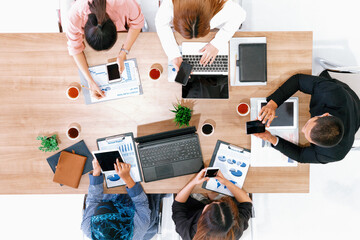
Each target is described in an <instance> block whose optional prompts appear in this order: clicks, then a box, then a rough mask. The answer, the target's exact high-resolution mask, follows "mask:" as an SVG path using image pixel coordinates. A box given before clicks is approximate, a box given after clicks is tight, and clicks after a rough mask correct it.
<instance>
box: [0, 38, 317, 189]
mask: <svg viewBox="0 0 360 240" xmlns="http://www.w3.org/2000/svg"><path fill="white" fill-rule="evenodd" d="M213 35H214V33H211V34H210V35H209V36H208V37H207V38H203V39H197V40H196V41H208V40H209V39H211V38H212V37H213ZM125 36H126V35H125V34H119V37H118V41H117V43H116V45H115V47H113V48H112V49H111V50H109V51H104V52H95V51H93V50H91V49H90V47H87V48H86V52H85V53H86V56H87V59H88V62H89V65H95V64H102V63H105V62H106V61H107V59H110V58H113V57H115V56H116V54H117V52H118V51H119V49H120V46H121V44H122V43H123V41H124V39H125ZM236 36H242V37H249V36H265V37H267V48H268V50H267V54H268V83H267V85H266V86H251V87H230V99H228V100H201V99H199V100H195V101H186V103H185V104H187V105H189V106H192V107H193V109H194V117H193V119H192V121H191V124H193V125H195V126H196V127H198V126H200V124H202V123H203V122H204V121H205V120H207V119H211V120H213V121H215V123H216V126H215V132H214V134H213V135H212V136H210V137H204V136H202V135H201V134H199V137H200V143H201V147H202V152H203V157H204V161H205V165H208V164H209V161H210V158H211V155H212V152H213V150H214V146H215V143H216V141H217V140H218V139H221V140H223V141H227V142H230V143H232V144H234V145H238V146H242V147H246V148H250V137H249V136H247V135H246V134H245V129H244V125H245V122H246V121H249V119H250V117H249V116H247V117H239V116H238V114H237V113H236V110H235V108H236V105H237V104H238V103H239V102H247V103H249V102H250V97H266V96H268V95H269V94H270V93H272V92H273V91H274V90H275V89H277V88H278V87H279V86H280V85H281V84H282V83H283V82H284V81H286V80H287V79H288V78H289V77H290V76H291V75H293V74H295V73H300V72H301V73H306V74H310V73H311V62H312V32H239V33H236ZM176 38H177V40H178V42H179V43H180V42H182V41H183V40H184V39H182V38H181V37H180V36H179V35H176ZM0 53H1V58H0V82H1V85H0V110H1V115H0V166H1V167H0V186H1V187H0V194H53V193H86V192H87V188H88V185H89V180H88V176H87V175H84V176H83V177H82V179H81V182H80V186H79V188H78V189H73V188H70V187H67V186H63V187H60V186H59V185H58V184H56V183H53V182H52V178H53V173H52V171H51V169H50V167H49V165H48V164H47V162H46V160H45V159H46V158H47V157H48V156H50V155H52V154H53V153H43V152H41V151H39V150H38V146H39V145H40V143H39V141H37V140H36V137H37V136H38V135H43V134H53V133H56V134H58V136H59V138H60V141H61V143H60V145H59V147H60V149H63V148H66V147H67V146H69V145H72V144H74V142H73V141H71V140H68V139H67V137H66V135H65V132H66V129H67V126H68V125H69V124H70V123H73V122H77V123H79V124H80V125H81V139H84V140H85V142H86V144H87V145H88V147H89V149H90V151H93V150H96V149H97V147H96V139H97V138H99V137H105V136H110V135H114V134H119V133H125V132H133V133H134V135H135V136H141V135H145V134H149V133H155V132H159V131H164V130H168V129H175V128H176V127H175V125H174V123H173V122H172V119H173V117H174V115H173V113H172V112H170V111H169V109H171V108H172V104H173V103H176V101H177V99H181V87H180V85H178V84H175V83H169V82H168V81H167V67H166V66H167V57H166V55H165V53H164V52H163V50H162V47H161V44H160V41H159V39H158V37H157V35H156V33H141V35H140V36H139V38H138V39H137V40H136V42H135V44H134V46H133V48H132V50H131V52H130V56H129V58H131V57H136V58H137V62H138V65H139V70H140V75H141V80H142V85H143V90H144V94H143V95H142V96H136V97H130V98H125V99H120V100H115V101H109V102H104V103H99V104H92V105H85V104H84V98H83V96H82V95H81V96H80V98H79V99H78V100H76V101H71V100H69V99H68V98H67V97H66V95H65V91H66V88H67V86H68V85H69V84H70V83H71V82H79V76H78V70H77V68H76V65H75V63H74V61H73V59H72V57H71V56H69V55H68V52H67V47H66V37H65V34H61V33H49V34H0ZM155 62H158V63H161V64H162V66H163V67H164V73H163V75H162V76H161V79H160V80H158V81H153V80H150V79H149V77H148V75H147V73H148V70H149V68H150V66H151V65H152V64H153V63H155ZM296 96H298V97H299V108H300V118H299V127H300V128H301V127H302V126H303V125H304V123H305V122H306V120H307V119H308V118H309V112H308V103H309V96H306V95H304V94H300V93H297V94H296ZM300 142H301V143H306V140H305V138H304V136H303V135H302V134H300ZM191 177H192V175H188V176H183V177H177V178H172V179H166V180H161V181H157V182H151V183H142V185H143V187H144V189H145V191H146V192H147V193H160V192H163V193H171V192H177V191H179V190H180V189H181V188H182V187H183V186H184V185H185V184H186V183H187V181H188V180H189V179H190V178H191ZM244 189H245V190H247V191H248V192H253V193H254V192H308V191H309V165H303V164H299V166H298V167H295V168H294V167H288V168H285V167H284V168H280V167H278V168H252V167H250V169H249V172H248V175H247V178H246V181H245V185H244ZM195 190H196V191H203V190H202V189H201V188H197V189H195ZM123 191H124V189H123V188H114V189H111V190H110V191H109V190H106V192H111V193H118V192H123Z"/></svg>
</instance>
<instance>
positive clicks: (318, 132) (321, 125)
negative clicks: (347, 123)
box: [310, 116, 344, 148]
mask: <svg viewBox="0 0 360 240" xmlns="http://www.w3.org/2000/svg"><path fill="white" fill-rule="evenodd" d="M343 136H344V124H343V123H342V121H341V120H340V119H339V118H337V117H335V116H324V117H319V118H318V119H316V120H315V125H314V127H313V128H312V129H311V132H310V138H311V140H312V141H313V142H314V143H315V144H316V145H319V146H320V147H325V148H329V147H334V146H336V145H337V144H338V143H339V142H340V141H341V139H342V138H343Z"/></svg>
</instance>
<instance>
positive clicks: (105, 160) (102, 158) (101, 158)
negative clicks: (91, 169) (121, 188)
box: [94, 150, 124, 172]
mask: <svg viewBox="0 0 360 240" xmlns="http://www.w3.org/2000/svg"><path fill="white" fill-rule="evenodd" d="M94 155H95V157H96V159H97V160H98V162H99V164H100V167H101V169H102V170H103V171H104V172H105V171H112V170H115V168H114V163H115V162H116V159H117V158H118V159H119V161H120V162H124V161H123V159H122V158H121V156H120V153H119V151H118V150H114V151H109V152H98V153H94Z"/></svg>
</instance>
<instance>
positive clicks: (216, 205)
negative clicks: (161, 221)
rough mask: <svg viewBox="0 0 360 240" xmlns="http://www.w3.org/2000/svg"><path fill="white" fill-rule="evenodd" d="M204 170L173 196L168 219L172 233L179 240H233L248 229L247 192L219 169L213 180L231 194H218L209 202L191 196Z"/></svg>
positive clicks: (250, 206) (202, 178) (250, 203)
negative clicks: (228, 195) (219, 196)
mask: <svg viewBox="0 0 360 240" xmlns="http://www.w3.org/2000/svg"><path fill="white" fill-rule="evenodd" d="M205 170H206V169H203V170H202V171H200V172H199V173H198V174H197V175H196V177H195V178H193V179H192V180H191V181H190V182H189V183H188V184H187V185H186V186H185V187H184V188H183V189H182V190H181V191H180V192H179V193H178V194H177V195H176V197H175V201H174V203H173V206H172V210H173V215H172V218H173V220H174V222H175V226H176V232H177V233H178V234H179V235H180V236H181V238H182V239H183V240H191V239H196V240H235V239H239V238H240V237H241V236H242V234H243V232H244V231H245V230H246V229H247V228H248V221H249V219H250V217H251V212H252V202H251V199H250V197H249V196H248V194H247V193H246V192H245V191H244V190H242V189H241V188H239V187H237V186H236V185H234V184H233V183H231V182H230V181H229V180H227V179H226V178H224V176H223V175H222V173H221V172H220V171H219V172H218V175H217V176H216V179H217V180H218V181H219V182H220V183H221V184H223V185H224V186H226V187H227V188H228V189H229V190H230V192H231V193H232V194H233V195H234V198H231V197H225V196H224V197H222V198H220V199H219V200H216V201H212V202H210V203H209V204H204V203H203V202H201V201H199V200H196V199H194V198H193V197H192V196H190V193H191V192H192V190H193V189H194V187H195V186H196V185H198V184H201V183H203V182H204V181H207V180H208V178H205V177H204V175H205Z"/></svg>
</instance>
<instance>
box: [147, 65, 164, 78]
mask: <svg viewBox="0 0 360 240" xmlns="http://www.w3.org/2000/svg"><path fill="white" fill-rule="evenodd" d="M162 72H163V67H162V66H161V64H160V63H154V64H153V65H151V68H150V71H149V77H150V78H151V79H152V80H158V79H159V78H160V76H161V74H162Z"/></svg>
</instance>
